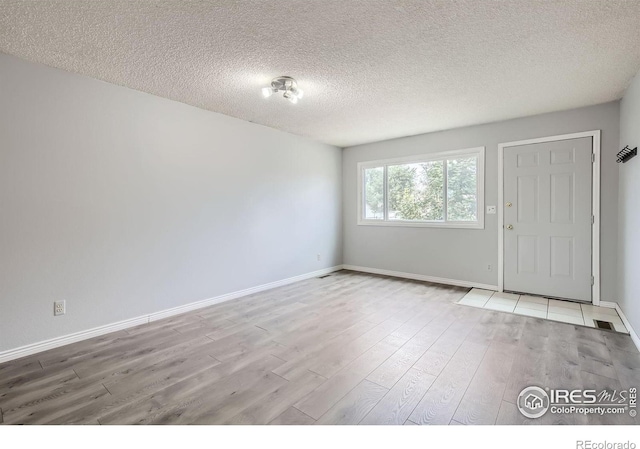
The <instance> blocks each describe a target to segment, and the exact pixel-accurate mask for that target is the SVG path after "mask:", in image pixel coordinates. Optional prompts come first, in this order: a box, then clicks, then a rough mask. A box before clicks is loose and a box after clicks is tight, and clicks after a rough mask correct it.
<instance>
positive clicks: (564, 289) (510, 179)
mask: <svg viewBox="0 0 640 449" xmlns="http://www.w3.org/2000/svg"><path fill="white" fill-rule="evenodd" d="M592 148H593V146H592V138H591V137H583V138H579V139H570V140H559V141H553V142H545V143H536V144H530V145H521V146H514V147H508V148H505V151H504V196H503V197H504V201H505V204H504V234H503V235H504V289H505V290H508V291H514V292H521V293H531V294H535V295H542V296H550V297H555V298H567V299H574V300H578V301H588V302H591V285H592V277H591V276H592V273H591V226H592V214H593V212H592V210H591V204H592V201H591V196H592V193H591V192H592V189H591V187H592V174H591V173H592V159H591V158H592V156H591V155H592V151H593V150H592Z"/></svg>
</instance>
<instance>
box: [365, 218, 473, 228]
mask: <svg viewBox="0 0 640 449" xmlns="http://www.w3.org/2000/svg"><path fill="white" fill-rule="evenodd" d="M358 226H392V227H401V228H402V227H404V228H450V229H484V223H478V222H473V223H459V222H458V223H453V222H449V223H439V222H424V221H418V222H412V221H388V220H358Z"/></svg>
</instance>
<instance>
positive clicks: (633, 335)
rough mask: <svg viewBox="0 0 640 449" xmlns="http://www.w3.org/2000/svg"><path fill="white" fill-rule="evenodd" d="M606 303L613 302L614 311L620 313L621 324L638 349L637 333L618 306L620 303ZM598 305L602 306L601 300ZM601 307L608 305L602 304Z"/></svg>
mask: <svg viewBox="0 0 640 449" xmlns="http://www.w3.org/2000/svg"><path fill="white" fill-rule="evenodd" d="M607 304H613V305H614V307H613V308H615V309H616V312H618V315H620V319H621V320H622V324H624V326H625V327H626V328H627V330H628V331H629V336H630V337H631V340H632V341H633V344H635V345H636V348H638V351H640V338H639V337H638V334H636V331H635V330H633V327H631V323H630V322H629V320H628V319H627V317H626V316H625V315H624V312H623V311H622V309H621V308H620V305H618V303H617V302H611V303H607ZM600 305H601V306H602V302H601V303H600ZM603 307H608V306H603Z"/></svg>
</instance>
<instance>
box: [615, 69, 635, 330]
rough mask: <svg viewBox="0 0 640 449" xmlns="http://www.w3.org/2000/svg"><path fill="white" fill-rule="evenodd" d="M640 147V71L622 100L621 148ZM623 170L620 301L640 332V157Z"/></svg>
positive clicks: (619, 247)
mask: <svg viewBox="0 0 640 449" xmlns="http://www.w3.org/2000/svg"><path fill="white" fill-rule="evenodd" d="M625 145H629V147H631V148H634V147H640V74H638V75H636V77H635V79H634V80H633V82H632V84H631V86H629V88H628V89H627V91H626V93H625V95H624V98H623V99H622V101H621V102H620V148H622V147H624V146H625ZM618 167H619V170H620V195H619V205H618V208H619V211H620V218H619V222H620V223H619V224H620V227H619V233H618V237H619V241H618V282H619V284H618V303H619V304H620V307H621V308H622V311H623V312H624V314H625V315H626V317H627V319H628V320H629V322H630V323H631V325H632V326H633V328H634V329H635V330H636V332H638V331H640V282H638V275H639V274H640V235H639V231H640V156H636V158H635V159H632V160H630V161H629V162H627V163H626V164H618Z"/></svg>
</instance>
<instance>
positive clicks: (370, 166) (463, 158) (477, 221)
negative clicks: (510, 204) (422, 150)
mask: <svg viewBox="0 0 640 449" xmlns="http://www.w3.org/2000/svg"><path fill="white" fill-rule="evenodd" d="M358 224H359V225H377V226H433V227H446V228H474V229H483V228H484V147H479V148H471V149H467V150H457V151H447V152H443V153H433V154H424V155H420V156H411V157H405V158H400V159H387V160H383V161H371V162H361V163H359V164H358Z"/></svg>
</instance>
